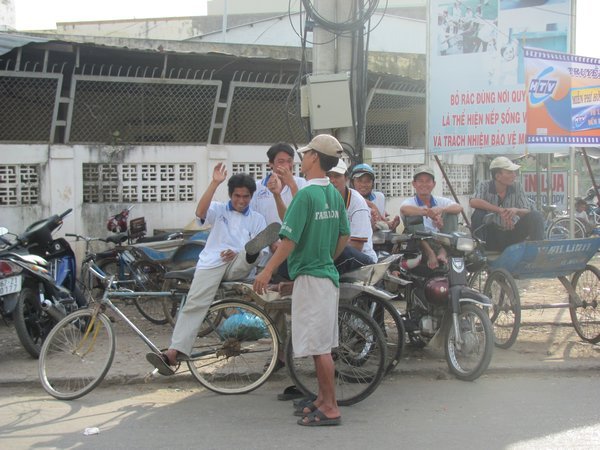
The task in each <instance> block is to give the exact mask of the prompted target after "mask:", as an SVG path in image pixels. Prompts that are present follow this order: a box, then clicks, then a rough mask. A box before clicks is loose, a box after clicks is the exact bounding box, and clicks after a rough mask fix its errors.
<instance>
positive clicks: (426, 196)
mask: <svg viewBox="0 0 600 450" xmlns="http://www.w3.org/2000/svg"><path fill="white" fill-rule="evenodd" d="M412 185H413V188H414V190H415V196H414V197H410V198H407V199H406V200H404V201H403V202H402V204H401V205H400V214H401V215H402V217H403V218H404V219H405V218H406V217H410V216H421V217H422V218H423V227H424V228H425V230H429V231H436V232H439V231H443V232H450V231H456V228H457V225H458V214H460V213H461V212H462V210H463V208H462V206H460V205H459V204H458V203H456V202H455V201H453V200H450V199H449V198H445V197H435V196H433V195H432V194H431V193H432V192H433V189H434V188H435V172H434V171H433V169H432V168H431V167H428V166H420V167H417V169H416V170H415V172H414V174H413V181H412ZM405 221H406V220H405ZM422 247H423V252H424V253H425V256H426V258H427V267H429V268H430V269H435V268H437V267H438V266H439V264H440V263H442V264H445V263H447V262H448V261H447V255H446V252H445V251H444V248H443V247H440V248H439V249H438V251H437V254H436V252H435V251H434V250H433V249H432V247H431V246H430V245H429V244H428V243H427V242H426V241H422Z"/></svg>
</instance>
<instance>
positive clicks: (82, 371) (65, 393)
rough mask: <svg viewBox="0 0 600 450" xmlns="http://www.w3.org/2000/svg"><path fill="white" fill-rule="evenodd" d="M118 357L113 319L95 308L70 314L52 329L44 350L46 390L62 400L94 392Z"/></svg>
mask: <svg viewBox="0 0 600 450" xmlns="http://www.w3.org/2000/svg"><path fill="white" fill-rule="evenodd" d="M114 356H115V334H114V331H113V328H112V326H111V323H110V320H109V319H108V317H106V316H105V315H104V314H101V313H99V314H95V311H94V310H93V309H82V310H79V311H75V312H74V313H72V314H69V315H68V316H67V317H65V318H64V319H62V320H61V321H60V322H58V323H57V324H56V326H55V327H54V328H53V329H52V331H51V332H50V334H49V335H48V337H47V338H46V340H45V341H44V345H43V346H42V350H41V352H40V360H39V376H40V381H41V383H42V387H43V388H44V390H45V391H46V392H47V393H48V394H50V395H51V396H53V397H55V398H57V399H59V400H73V399H76V398H79V397H82V396H84V395H85V394H87V393H89V392H91V391H92V390H93V389H94V388H95V387H96V386H98V385H99V384H100V382H101V381H102V380H103V379H104V376H105V375H106V373H107V372H108V369H109V368H110V365H111V364H112V361H113V358H114Z"/></svg>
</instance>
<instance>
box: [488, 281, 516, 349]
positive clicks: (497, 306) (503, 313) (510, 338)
mask: <svg viewBox="0 0 600 450" xmlns="http://www.w3.org/2000/svg"><path fill="white" fill-rule="evenodd" d="M483 293H484V294H485V295H487V296H488V297H489V298H490V300H491V301H492V307H491V308H490V309H489V312H490V320H491V321H492V323H493V324H494V343H495V344H496V347H500V348H509V347H510V346H511V345H513V344H514V343H515V341H516V340H517V335H518V334H519V328H520V327H521V297H520V296H519V291H518V289H517V284H516V283H515V280H514V278H513V277H512V275H511V274H510V273H509V272H508V271H506V270H505V269H495V270H492V272H491V273H490V274H488V277H487V280H485V286H484V288H483Z"/></svg>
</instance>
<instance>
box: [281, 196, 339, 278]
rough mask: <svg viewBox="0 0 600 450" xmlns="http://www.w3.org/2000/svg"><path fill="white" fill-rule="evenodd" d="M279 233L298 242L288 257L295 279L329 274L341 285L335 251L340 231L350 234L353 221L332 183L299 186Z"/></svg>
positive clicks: (292, 275) (292, 276)
mask: <svg viewBox="0 0 600 450" xmlns="http://www.w3.org/2000/svg"><path fill="white" fill-rule="evenodd" d="M279 234H280V236H282V237H286V238H288V239H290V240H292V241H293V242H294V243H295V244H296V246H295V247H294V250H293V251H292V253H291V254H290V255H289V257H288V272H289V274H290V277H291V279H292V280H294V279H296V277H298V276H299V275H311V276H314V277H317V278H330V279H331V280H332V281H333V283H334V284H335V285H336V286H339V274H338V271H337V269H336V268H335V265H334V264H333V254H334V253H335V248H336V246H337V241H338V238H339V237H340V235H341V236H347V235H349V234H350V224H349V223H348V216H347V214H346V206H345V205H344V200H343V199H342V196H341V195H340V193H339V192H338V190H337V189H336V188H335V187H334V186H333V185H332V184H328V185H326V186H323V185H319V184H309V185H308V186H306V187H304V188H302V189H300V190H299V191H298V193H297V194H296V195H295V196H294V198H293V199H292V202H291V203H290V205H289V206H288V208H287V211H286V213H285V217H284V218H283V223H282V225H281V231H280V232H279Z"/></svg>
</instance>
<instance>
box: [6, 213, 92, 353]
mask: <svg viewBox="0 0 600 450" xmlns="http://www.w3.org/2000/svg"><path fill="white" fill-rule="evenodd" d="M71 211H72V209H69V210H67V211H65V212H64V213H62V214H60V215H54V216H51V217H49V218H47V219H43V220H40V221H38V222H35V223H34V224H32V225H30V226H29V227H28V228H27V229H26V230H25V232H24V233H22V234H21V235H18V236H15V238H14V241H11V240H9V239H7V238H6V236H7V235H8V230H7V229H6V228H1V229H0V235H1V236H2V242H3V243H4V244H5V247H4V248H3V249H1V250H0V269H1V270H0V296H1V300H2V301H1V303H2V315H3V316H4V317H8V316H10V317H12V319H13V321H14V323H15V329H16V332H17V336H18V337H19V340H20V341H21V344H22V345H23V347H24V348H25V350H27V352H28V353H29V354H30V355H31V356H33V357H34V358H37V357H38V356H39V352H40V349H41V346H42V343H43V341H44V339H45V338H46V336H47V335H48V333H49V332H50V330H51V329H52V327H53V326H54V325H55V324H56V323H57V322H58V321H59V320H61V319H62V318H63V317H65V316H66V315H67V314H69V313H70V312H72V311H74V310H76V309H77V308H79V307H83V306H85V305H86V304H87V301H86V298H85V296H84V295H83V293H82V291H81V290H80V289H79V287H78V286H77V280H76V264H75V255H74V253H73V250H72V249H71V246H70V245H69V243H68V242H67V241H66V240H65V239H63V238H59V239H53V237H52V232H53V231H55V230H56V229H58V228H59V227H60V226H61V225H62V223H63V219H64V217H66V216H67V215H68V214H69V213H71Z"/></svg>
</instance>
